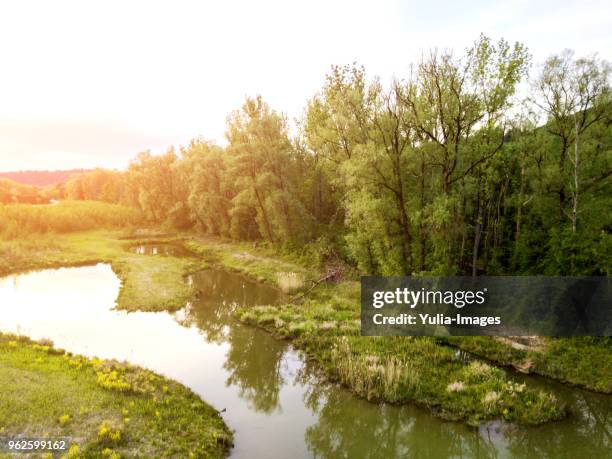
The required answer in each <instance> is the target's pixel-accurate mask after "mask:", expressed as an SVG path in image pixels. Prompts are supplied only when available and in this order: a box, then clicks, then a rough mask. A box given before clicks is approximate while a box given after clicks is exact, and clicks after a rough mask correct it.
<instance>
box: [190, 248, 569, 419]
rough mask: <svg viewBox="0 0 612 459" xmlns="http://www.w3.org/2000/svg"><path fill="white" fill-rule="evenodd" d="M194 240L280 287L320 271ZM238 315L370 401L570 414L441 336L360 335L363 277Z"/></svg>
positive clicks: (462, 412) (469, 413) (495, 415)
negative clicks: (289, 343)
mask: <svg viewBox="0 0 612 459" xmlns="http://www.w3.org/2000/svg"><path fill="white" fill-rule="evenodd" d="M188 246H189V247H190V249H192V250H193V251H196V252H197V253H199V254H200V255H202V256H204V257H206V258H207V260H208V261H209V262H211V263H218V264H221V265H223V266H226V267H229V268H231V269H234V270H239V271H241V272H243V273H245V274H248V275H251V276H253V275H256V277H257V278H258V279H260V280H261V281H265V282H270V283H274V284H276V285H277V286H278V287H281V284H282V279H283V277H285V276H286V275H287V274H288V273H291V272H296V273H301V274H303V275H304V276H305V279H307V280H308V279H316V278H318V277H319V276H320V275H319V273H316V272H315V271H314V270H312V269H310V270H309V269H306V268H304V267H301V266H299V265H297V264H295V263H293V262H292V261H291V260H289V259H277V258H275V257H274V255H273V254H271V253H270V252H268V251H266V250H261V249H252V248H251V249H249V248H247V247H246V246H245V245H233V244H228V243H223V244H219V243H217V242H215V241H211V240H206V239H201V240H197V241H191V242H189V243H188ZM245 260H248V262H245ZM279 274H281V275H279ZM308 285H309V284H308V282H306V283H305V284H304V288H306V287H308ZM238 316H239V318H240V320H242V321H244V322H246V323H249V324H252V325H256V326H260V327H263V328H265V329H266V330H268V331H270V332H271V333H273V334H275V335H276V336H278V337H280V338H288V339H292V340H294V343H295V344H296V345H298V346H299V347H301V348H303V349H305V350H306V351H307V353H308V354H309V356H310V357H311V358H313V359H315V360H316V361H317V362H318V363H319V365H320V367H321V368H322V369H323V370H324V371H325V372H326V374H327V375H328V376H329V377H330V378H331V379H332V380H335V381H339V382H341V383H342V384H344V385H345V386H347V387H348V388H349V389H351V390H352V391H353V392H355V393H356V394H358V395H360V396H362V397H364V398H366V399H368V400H372V401H385V402H390V403H406V402H412V403H417V404H420V405H423V406H426V407H428V408H429V409H431V411H432V412H434V413H435V414H436V415H438V416H440V417H442V418H445V419H452V420H462V421H466V422H468V423H470V424H479V423H480V422H482V421H485V420H488V419H505V420H508V421H511V422H518V423H523V424H540V423H543V422H547V421H551V420H555V419H560V418H562V417H563V416H564V415H565V411H564V408H563V406H561V404H560V403H559V402H558V401H557V400H556V399H555V397H554V396H553V395H552V394H549V393H546V392H543V391H533V390H530V389H527V388H526V387H525V386H524V385H517V384H516V383H514V382H512V381H510V380H509V379H508V378H507V377H506V376H505V374H504V372H503V371H502V370H500V369H498V368H495V367H494V366H491V365H488V364H485V363H481V362H473V363H471V364H469V365H466V364H465V363H464V362H463V361H462V360H461V358H460V357H459V356H457V354H456V352H455V350H454V349H452V348H450V347H448V346H443V345H440V344H439V343H438V342H437V340H436V339H434V338H364V337H361V336H359V327H360V323H359V283H358V282H355V281H351V280H348V281H343V282H339V283H334V284H331V283H327V284H321V285H320V286H318V287H316V288H315V289H314V290H313V291H312V293H311V294H310V295H308V296H307V297H306V298H305V299H303V300H302V301H300V302H297V303H287V304H282V305H276V306H258V307H251V308H243V309H240V310H239V311H238Z"/></svg>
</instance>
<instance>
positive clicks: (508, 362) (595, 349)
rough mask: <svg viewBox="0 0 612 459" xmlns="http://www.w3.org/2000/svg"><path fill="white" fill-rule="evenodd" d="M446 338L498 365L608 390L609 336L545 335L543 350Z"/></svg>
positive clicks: (611, 372)
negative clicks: (525, 369) (553, 336)
mask: <svg viewBox="0 0 612 459" xmlns="http://www.w3.org/2000/svg"><path fill="white" fill-rule="evenodd" d="M445 340H446V341H448V342H449V343H451V344H452V345H454V346H457V347H459V348H461V349H463V350H466V351H468V352H471V353H473V354H476V355H479V356H482V357H485V358H487V359H488V360H491V361H493V362H496V363H498V364H500V365H504V366H511V367H516V368H525V367H527V365H526V364H527V363H529V364H530V365H529V366H528V367H529V371H530V372H532V373H536V374H540V375H542V376H547V377H549V378H552V379H555V380H558V381H561V382H564V383H567V384H571V385H575V386H580V387H584V388H586V389H589V390H592V391H596V392H602V393H605V394H610V393H612V338H610V337H565V338H545V339H544V346H543V349H541V350H538V351H525V350H520V349H515V348H513V347H511V346H509V345H508V344H506V343H504V342H501V341H498V340H495V339H491V338H487V337H481V336H474V337H448V338H445Z"/></svg>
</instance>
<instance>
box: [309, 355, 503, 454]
mask: <svg viewBox="0 0 612 459" xmlns="http://www.w3.org/2000/svg"><path fill="white" fill-rule="evenodd" d="M299 379H300V380H301V383H302V384H304V385H305V386H306V387H308V390H307V392H306V393H305V400H304V402H305V404H306V405H307V406H308V407H309V408H310V409H311V410H312V411H313V412H314V413H315V414H316V415H317V422H316V424H314V425H312V426H310V427H309V428H308V429H307V431H306V433H305V440H306V442H307V444H308V448H309V450H310V452H311V453H312V455H313V456H314V457H325V458H328V457H329V458H345V457H346V458H349V457H363V458H394V457H419V458H436V459H437V458H442V457H479V458H480V457H482V458H488V457H497V456H496V454H495V447H494V445H493V443H492V442H491V441H489V440H488V439H486V438H482V437H481V436H479V435H478V432H477V431H475V430H473V429H470V428H468V427H467V426H465V425H462V424H459V423H454V422H440V421H439V420H437V419H435V418H433V417H432V416H430V415H425V413H423V411H422V410H421V409H420V408H417V407H414V406H401V407H398V406H393V405H389V404H375V403H371V402H368V401H365V400H360V399H356V398H355V396H354V395H352V394H351V393H350V392H348V391H347V390H345V389H343V388H340V387H337V386H335V385H331V384H326V383H325V382H323V381H320V380H319V379H320V378H319V377H318V376H315V372H314V371H313V370H312V368H309V366H308V365H306V366H305V367H304V368H303V370H302V371H301V372H300V374H299Z"/></svg>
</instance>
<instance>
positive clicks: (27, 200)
mask: <svg viewBox="0 0 612 459" xmlns="http://www.w3.org/2000/svg"><path fill="white" fill-rule="evenodd" d="M49 199H50V198H49V195H48V194H47V193H46V191H45V190H41V189H40V188H37V187H35V186H32V185H23V184H21V183H17V182H14V181H13V180H9V179H5V178H0V204H43V203H47V202H49Z"/></svg>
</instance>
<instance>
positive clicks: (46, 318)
mask: <svg viewBox="0 0 612 459" xmlns="http://www.w3.org/2000/svg"><path fill="white" fill-rule="evenodd" d="M144 253H149V252H147V251H145V252H144ZM155 253H163V251H161V250H157V251H156V252H155ZM190 281H191V282H193V283H194V285H195V286H196V287H197V288H198V290H199V291H200V292H201V294H200V295H199V298H198V300H197V301H195V302H193V303H191V304H188V305H187V306H186V307H185V308H184V309H182V310H180V311H178V312H176V313H172V314H170V313H166V312H161V313H149V312H147V313H144V312H132V313H127V312H124V311H116V310H114V309H113V308H114V306H115V298H116V297H117V293H118V290H119V286H120V282H119V280H118V279H117V277H116V276H115V274H114V273H113V272H112V270H111V268H110V266H109V265H106V264H98V265H96V266H87V267H79V268H62V269H55V270H44V271H38V272H31V273H26V274H20V275H14V276H9V277H5V278H1V279H0V331H4V332H16V333H20V334H23V335H27V336H29V337H31V338H33V339H40V338H50V339H52V340H53V342H54V343H55V344H56V346H58V347H62V348H64V349H67V350H69V351H71V352H74V353H79V354H85V355H89V356H94V355H95V356H99V357H102V358H115V359H120V360H124V359H125V360H128V361H130V362H132V363H135V364H138V365H142V366H145V367H148V368H150V369H152V370H154V371H156V372H159V373H162V374H164V375H166V376H168V377H170V378H173V379H176V380H178V381H180V382H181V383H183V384H185V385H187V386H188V387H190V388H191V389H192V390H194V391H195V392H196V393H198V394H199V395H201V396H202V398H203V399H204V400H206V401H207V402H208V403H210V404H211V405H213V406H215V407H216V408H217V409H219V410H222V409H225V411H224V412H223V417H224V419H225V421H226V423H227V424H228V425H229V426H230V428H231V429H233V430H235V447H234V448H233V449H232V451H231V456H232V457H236V458H289V457H292V458H298V457H325V458H327V457H333V458H335V457H347V458H379V457H380V458H394V457H419V458H447V457H452V458H460V457H479V458H480V457H482V458H489V457H491V458H493V457H502V458H503V457H525V458H531V457H533V458H547V457H550V458H576V457H594V458H601V457H610V447H611V446H612V441H611V437H610V435H611V432H612V422H611V419H610V411H611V408H612V403H611V397H610V396H605V395H599V394H594V393H590V392H587V391H582V390H578V389H571V388H567V387H564V386H561V385H559V384H555V383H553V382H550V381H548V380H544V379H541V378H533V377H525V378H524V379H525V380H526V381H527V383H528V384H530V385H533V386H537V387H543V388H546V389H548V390H552V391H554V392H555V394H556V395H557V397H558V398H559V399H560V400H563V401H564V402H566V403H567V404H568V406H569V407H570V410H571V413H572V414H571V416H570V417H569V418H568V419H567V420H564V421H561V422H557V423H552V424H548V425H545V426H540V427H520V426H513V425H509V424H505V423H489V424H486V425H483V426H481V427H480V428H478V429H472V428H469V427H467V426H465V425H463V424H460V423H453V422H444V421H441V420H439V419H437V418H435V417H433V416H432V415H430V414H429V413H428V412H427V411H426V410H423V409H420V408H417V407H414V406H401V407H396V406H391V405H385V404H373V403H369V402H366V401H364V400H361V399H359V398H357V397H355V396H353V395H352V394H351V393H350V392H348V391H347V390H345V389H343V388H341V387H338V386H336V385H332V384H329V383H326V382H325V381H322V380H321V379H320V377H319V376H317V372H315V371H313V369H312V368H311V365H310V364H308V362H307V361H306V359H305V358H304V356H303V355H302V353H300V352H298V351H296V350H295V349H293V348H292V347H291V345H290V344H289V343H287V342H284V341H278V340H276V339H274V338H272V337H271V336H270V335H269V334H267V333H265V332H263V331H261V330H259V329H256V328H253V327H249V326H245V325H243V324H241V323H239V322H237V321H236V320H235V319H234V318H233V317H232V312H233V310H234V309H235V308H236V307H237V306H238V305H254V304H270V303H273V302H275V301H277V300H278V295H279V294H278V293H277V291H276V290H274V289H272V288H270V287H267V286H264V285H261V284H257V283H254V282H251V281H250V280H248V279H246V278H245V277H243V276H240V275H237V274H233V273H228V272H225V271H220V270H206V271H201V272H199V273H196V274H194V275H193V276H192V277H191V278H190ZM517 377H519V376H517ZM519 378H520V377H519Z"/></svg>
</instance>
